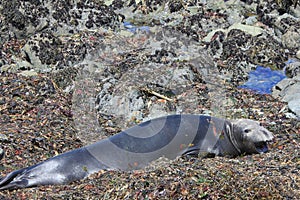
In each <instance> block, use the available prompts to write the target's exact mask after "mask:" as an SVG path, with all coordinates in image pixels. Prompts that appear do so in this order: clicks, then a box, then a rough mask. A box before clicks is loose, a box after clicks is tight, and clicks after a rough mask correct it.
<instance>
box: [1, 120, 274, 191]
mask: <svg viewBox="0 0 300 200" xmlns="http://www.w3.org/2000/svg"><path fill="white" fill-rule="evenodd" d="M272 139H273V135H272V133H270V132H269V131H268V130H267V129H265V128H263V127H262V126H260V125H259V124H258V123H257V122H255V121H253V120H247V119H241V120H235V121H229V120H224V119H220V118H215V117H210V116H204V115H169V116H165V117H160V118H156V119H152V120H149V121H146V122H144V123H141V124H139V125H137V126H134V127H132V128H129V129H127V130H125V131H122V132H120V133H118V134H116V135H114V136H112V137H109V138H107V139H104V140H100V141H98V142H96V143H94V144H91V145H88V146H85V147H82V148H79V149H75V150H73V151H69V152H66V153H63V154H61V155H58V156H55V157H53V158H51V159H48V160H46V161H44V162H41V163H39V164H37V165H34V166H31V167H27V168H23V169H20V170H16V171H13V172H11V173H10V174H8V175H7V176H6V177H4V178H3V179H2V180H1V181H0V189H2V190H3V189H13V188H24V187H30V186H37V185H48V184H63V183H68V182H71V181H74V180H80V179H83V178H85V177H87V176H88V175H90V174H92V173H95V172H97V171H99V170H101V169H109V170H134V169H141V168H143V167H145V166H147V165H148V164H149V163H150V162H152V161H154V160H156V159H158V158H160V157H162V156H164V157H166V158H168V159H175V158H176V157H178V156H181V155H185V154H198V153H201V152H207V153H210V154H215V155H219V156H225V155H228V156H237V155H241V154H252V153H263V152H266V151H268V148H267V142H268V141H270V140H272Z"/></svg>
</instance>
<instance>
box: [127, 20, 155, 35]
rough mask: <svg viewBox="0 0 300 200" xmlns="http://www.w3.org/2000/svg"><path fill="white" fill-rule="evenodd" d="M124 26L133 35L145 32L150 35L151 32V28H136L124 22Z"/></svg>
mask: <svg viewBox="0 0 300 200" xmlns="http://www.w3.org/2000/svg"><path fill="white" fill-rule="evenodd" d="M123 25H124V27H125V28H126V29H127V30H128V31H130V32H132V33H136V32H137V31H145V32H147V33H148V32H149V31H150V28H149V26H135V25H133V24H131V23H130V22H123Z"/></svg>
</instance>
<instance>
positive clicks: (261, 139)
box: [232, 119, 274, 154]
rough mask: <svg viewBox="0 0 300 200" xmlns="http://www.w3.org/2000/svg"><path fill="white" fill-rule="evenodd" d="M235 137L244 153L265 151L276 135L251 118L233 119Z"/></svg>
mask: <svg viewBox="0 0 300 200" xmlns="http://www.w3.org/2000/svg"><path fill="white" fill-rule="evenodd" d="M232 124H233V127H232V133H233V138H234V140H235V142H236V144H237V146H238V148H239V149H240V150H241V152H243V153H249V154H251V153H265V152H267V151H268V145H267V144H268V142H270V141H272V140H273V138H274V136H273V134H272V133H271V132H270V131H268V130H267V129H266V128H264V127H262V126H261V125H260V123H259V122H257V121H254V120H250V119H238V120H234V121H232Z"/></svg>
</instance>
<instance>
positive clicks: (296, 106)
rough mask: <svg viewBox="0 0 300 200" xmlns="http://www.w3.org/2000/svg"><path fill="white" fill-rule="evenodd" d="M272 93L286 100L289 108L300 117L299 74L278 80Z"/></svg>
mask: <svg viewBox="0 0 300 200" xmlns="http://www.w3.org/2000/svg"><path fill="white" fill-rule="evenodd" d="M272 95H273V96H274V97H277V98H279V99H280V100H281V101H284V102H287V103H288V107H289V110H290V111H291V112H292V113H293V114H295V115H296V117H297V118H298V119H300V74H299V75H297V76H295V77H293V78H286V79H283V80H282V81H280V82H279V83H278V84H277V85H276V86H274V88H273V93H272Z"/></svg>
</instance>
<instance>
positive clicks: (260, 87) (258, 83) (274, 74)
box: [238, 66, 286, 94]
mask: <svg viewBox="0 0 300 200" xmlns="http://www.w3.org/2000/svg"><path fill="white" fill-rule="evenodd" d="M284 78H286V75H285V74H284V72H283V71H276V70H271V69H270V68H269V67H262V66H257V68H256V69H255V70H254V71H251V72H249V79H248V81H247V82H246V83H244V84H243V85H241V86H239V87H238V88H245V89H249V90H253V91H254V92H256V93H258V94H271V93H272V87H273V86H275V85H276V84H277V83H278V82H279V81H281V80H282V79H284Z"/></svg>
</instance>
